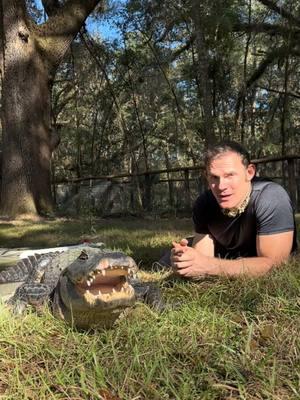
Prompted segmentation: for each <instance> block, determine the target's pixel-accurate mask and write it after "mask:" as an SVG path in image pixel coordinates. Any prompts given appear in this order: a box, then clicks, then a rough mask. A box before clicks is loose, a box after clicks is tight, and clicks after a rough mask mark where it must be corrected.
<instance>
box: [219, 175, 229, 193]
mask: <svg viewBox="0 0 300 400" xmlns="http://www.w3.org/2000/svg"><path fill="white" fill-rule="evenodd" d="M226 187H227V183H226V179H225V178H220V179H219V190H224V189H226Z"/></svg>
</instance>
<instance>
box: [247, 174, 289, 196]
mask: <svg viewBox="0 0 300 400" xmlns="http://www.w3.org/2000/svg"><path fill="white" fill-rule="evenodd" d="M252 192H253V193H254V194H256V195H257V194H258V193H260V192H263V193H269V192H270V193H276V192H278V193H286V190H285V189H284V188H283V187H282V186H281V185H279V183H276V182H274V181H272V180H271V179H268V178H259V177H256V178H254V179H253V181H252Z"/></svg>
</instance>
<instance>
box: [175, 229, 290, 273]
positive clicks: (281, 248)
mask: <svg viewBox="0 0 300 400" xmlns="http://www.w3.org/2000/svg"><path fill="white" fill-rule="evenodd" d="M293 234H294V232H293V231H289V232H283V233H277V234H271V235H260V236H257V253H258V256H257V257H249V258H248V257H244V258H239V259H236V260H226V259H221V258H217V257H213V256H212V255H208V253H207V252H205V253H202V251H201V250H200V249H201V247H202V246H203V248H205V249H206V250H207V249H208V248H209V245H208V246H204V243H205V244H207V243H206V241H207V240H208V239H207V238H205V237H203V238H202V240H201V239H200V240H199V241H198V242H196V243H195V248H192V247H187V249H186V251H184V252H182V253H181V254H176V253H175V254H173V256H172V263H173V266H174V268H175V269H176V271H177V273H178V274H179V275H181V276H185V277H198V276H202V275H224V276H233V277H234V276H242V275H244V276H249V277H250V276H252V277H255V276H259V275H264V274H266V273H267V272H268V271H270V270H271V268H273V267H275V266H277V265H279V264H280V263H281V262H283V261H286V260H287V259H288V257H289V254H290V252H291V249H292V243H293ZM201 241H202V244H201ZM206 250H205V251H206Z"/></svg>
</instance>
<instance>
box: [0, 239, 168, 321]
mask: <svg viewBox="0 0 300 400" xmlns="http://www.w3.org/2000/svg"><path fill="white" fill-rule="evenodd" d="M136 272H137V265H136V263H135V261H134V260H133V259H132V258H131V257H129V256H127V255H125V254H123V253H121V252H114V251H108V250H103V249H99V248H93V247H90V246H86V247H80V248H76V249H71V250H68V251H65V252H62V253H58V252H51V253H47V254H34V255H32V256H29V257H27V258H24V259H22V260H20V261H19V262H18V263H17V264H16V265H15V266H13V267H10V268H8V269H7V270H4V271H2V272H0V287H1V283H9V282H21V284H20V286H19V287H18V288H17V289H16V290H15V292H14V293H13V294H12V296H11V297H10V298H9V300H8V301H7V304H8V305H9V306H10V307H11V308H12V310H13V312H14V313H17V314H20V313H22V312H23V311H24V310H25V309H26V307H27V306H28V305H31V306H32V307H34V308H35V309H37V310H39V309H40V308H41V307H42V306H44V305H45V304H49V306H50V309H51V311H52V313H53V315H54V316H55V317H57V318H60V319H62V320H64V321H66V322H67V323H69V324H71V325H72V326H73V327H76V328H79V329H95V328H97V329H98V328H110V327H112V326H113V324H114V323H115V321H116V320H117V319H118V317H119V316H120V315H121V314H122V313H123V311H124V310H125V309H126V308H128V307H131V306H133V305H134V303H135V302H136V301H143V302H145V303H147V304H149V305H150V306H152V307H154V308H155V309H156V310H159V311H161V310H162V309H164V302H163V300H162V297H161V295H160V289H159V287H158V286H157V285H156V284H154V283H153V282H152V283H151V282H141V281H139V280H138V279H137V277H136Z"/></svg>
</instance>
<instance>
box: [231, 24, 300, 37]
mask: <svg viewBox="0 0 300 400" xmlns="http://www.w3.org/2000/svg"><path fill="white" fill-rule="evenodd" d="M232 31H233V32H247V33H249V32H253V33H267V34H269V35H280V36H284V37H296V36H298V35H299V34H300V29H297V28H296V29H291V28H288V27H286V26H283V25H278V24H268V23H258V24H255V23H254V24H244V23H236V24H234V25H233V27H232Z"/></svg>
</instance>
